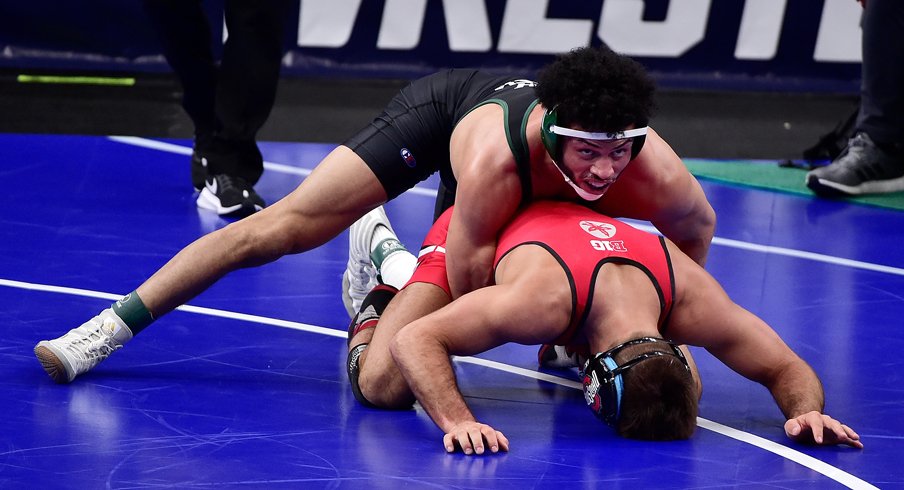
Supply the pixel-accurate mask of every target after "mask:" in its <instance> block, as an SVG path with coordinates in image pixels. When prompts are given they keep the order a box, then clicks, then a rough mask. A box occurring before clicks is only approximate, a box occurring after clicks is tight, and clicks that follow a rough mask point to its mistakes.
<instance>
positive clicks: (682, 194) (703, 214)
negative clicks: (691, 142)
mask: <svg viewBox="0 0 904 490" xmlns="http://www.w3.org/2000/svg"><path fill="white" fill-rule="evenodd" d="M597 209H598V210H599V211H601V212H602V213H603V214H608V215H610V216H623V217H628V218H635V219H642V220H648V221H650V222H651V223H652V224H653V225H654V226H655V227H656V228H657V229H658V230H659V231H660V232H662V234H663V235H665V236H666V237H668V238H669V239H670V240H672V242H674V243H675V244H676V245H678V248H680V249H681V251H683V252H684V253H685V254H687V255H688V256H689V257H691V258H692V259H694V261H695V262H697V263H698V264H700V265H701V266H702V265H705V264H706V257H707V254H708V253H709V245H710V242H712V239H713V234H714V232H715V228H716V213H715V211H713V208H712V206H711V205H710V204H709V200H707V198H706V194H704V193H703V189H702V188H701V187H700V184H699V182H697V179H695V178H694V176H693V175H691V173H690V172H689V171H688V170H687V167H685V165H684V163H683V162H682V161H681V159H680V158H678V155H677V154H676V153H675V151H674V150H672V148H671V147H670V146H669V145H668V143H666V142H665V141H664V140H663V139H662V138H661V137H660V136H659V135H658V134H657V133H656V132H655V131H653V130H652V129H650V132H649V134H648V135H647V141H646V143H645V144H644V147H643V150H641V152H640V154H639V155H638V156H637V158H635V159H634V160H633V161H632V162H631V164H630V165H629V166H628V168H627V169H626V170H625V171H624V174H623V175H622V176H621V177H620V178H619V181H618V182H617V183H616V184H615V185H614V186H613V187H612V189H611V190H610V191H609V194H607V195H606V196H605V197H604V198H603V200H602V201H601V202H600V204H599V205H598V206H597Z"/></svg>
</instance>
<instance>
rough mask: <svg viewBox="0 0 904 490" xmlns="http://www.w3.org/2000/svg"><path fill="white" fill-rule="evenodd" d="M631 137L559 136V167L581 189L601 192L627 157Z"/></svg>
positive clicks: (619, 172)
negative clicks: (560, 143) (560, 151)
mask: <svg viewBox="0 0 904 490" xmlns="http://www.w3.org/2000/svg"><path fill="white" fill-rule="evenodd" d="M632 145H633V138H626V139H621V140H590V139H583V138H570V137H565V138H562V158H561V160H562V162H561V167H560V168H561V170H562V172H563V173H565V175H566V176H568V178H569V179H571V181H572V182H574V184H575V185H577V186H578V187H580V188H581V189H583V190H585V191H587V192H589V193H591V194H594V195H599V196H601V195H603V194H605V193H606V191H607V190H609V187H610V186H611V185H612V184H614V183H615V181H616V179H618V176H619V175H621V173H622V171H623V170H624V169H625V167H627V166H628V162H629V161H630V159H631V147H632Z"/></svg>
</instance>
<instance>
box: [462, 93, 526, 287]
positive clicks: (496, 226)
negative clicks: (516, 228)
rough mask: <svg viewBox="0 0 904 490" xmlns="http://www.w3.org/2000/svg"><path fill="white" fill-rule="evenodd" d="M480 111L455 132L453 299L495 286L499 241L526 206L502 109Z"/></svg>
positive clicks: (483, 109) (483, 108)
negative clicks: (504, 124)
mask: <svg viewBox="0 0 904 490" xmlns="http://www.w3.org/2000/svg"><path fill="white" fill-rule="evenodd" d="M478 111H483V112H481V113H479V114H473V115H471V116H468V117H469V118H471V119H468V120H467V122H465V123H462V124H461V125H460V126H459V128H458V129H456V132H455V133H454V134H453V137H452V142H451V157H452V165H453V169H454V171H455V177H456V179H457V180H458V187H457V190H456V193H455V210H454V212H453V214H452V220H451V221H450V223H449V235H448V239H447V242H446V263H447V268H448V272H447V273H448V275H449V285H450V287H451V288H452V297H453V298H458V297H459V296H461V295H463V294H465V293H467V292H469V291H473V290H475V289H479V288H482V287H484V286H486V285H487V284H489V283H490V282H491V281H490V279H491V277H490V276H491V274H492V271H491V269H492V265H493V258H494V256H495V253H496V237H497V235H498V233H499V230H501V229H502V227H503V226H505V225H506V224H507V223H508V222H509V221H510V220H511V218H512V216H513V215H514V213H515V211H516V210H517V209H518V205H519V203H520V202H521V191H522V190H521V181H520V180H519V178H518V174H517V171H516V168H515V161H514V157H513V156H512V152H511V150H510V149H509V147H508V144H507V143H506V136H505V132H504V130H503V125H502V124H500V122H499V120H498V116H501V109H499V108H498V107H482V108H480V109H478V110H477V111H475V113H477V112H478ZM493 111H495V112H498V114H497V115H496V116H494V115H493V114H494V112H493Z"/></svg>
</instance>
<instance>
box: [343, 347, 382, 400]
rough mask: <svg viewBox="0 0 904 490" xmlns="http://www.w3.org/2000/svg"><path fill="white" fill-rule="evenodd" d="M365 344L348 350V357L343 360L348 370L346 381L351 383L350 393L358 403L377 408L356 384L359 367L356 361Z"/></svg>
mask: <svg viewBox="0 0 904 490" xmlns="http://www.w3.org/2000/svg"><path fill="white" fill-rule="evenodd" d="M367 345H368V344H358V345H356V346H355V348H354V349H352V350H350V351H348V358H347V359H346V361H345V367H346V370H347V371H348V381H349V383H351V385H352V394H354V395H355V400H358V403H360V404H361V405H364V406H365V407H370V408H377V406H376V405H374V404H373V403H371V402H370V401H369V400H368V399H367V398H365V397H364V393H361V387H360V386H358V375H359V373H360V369H361V366H360V364H359V363H358V361H359V360H360V359H361V353H362V352H364V349H365V348H367Z"/></svg>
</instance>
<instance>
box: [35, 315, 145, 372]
mask: <svg viewBox="0 0 904 490" xmlns="http://www.w3.org/2000/svg"><path fill="white" fill-rule="evenodd" d="M131 339H132V331H131V330H129V327H128V326H126V324H125V323H124V322H123V321H122V319H120V318H119V316H117V315H116V313H113V310H112V309H110V308H107V309H106V310H104V311H102V312H100V314H99V315H97V316H96V317H94V318H92V319H91V320H88V321H87V322H85V323H83V324H82V325H81V326H79V327H78V328H73V329H72V330H70V331H69V332H67V333H66V335H63V336H62V337H59V338H57V339H53V340H43V341H41V342H38V345H37V346H35V355H36V356H37V357H38V360H39V361H41V365H42V366H44V370H45V371H47V374H49V375H50V377H51V378H53V380H54V381H56V382H57V383H69V382H71V381H72V380H73V379H75V377H76V376H78V375H80V374H84V373H86V372H88V371H90V370H91V369H93V368H94V366H97V365H98V364H100V363H101V361H103V360H104V359H106V358H107V357H109V356H110V354H112V353H113V351H116V350H119V349H120V348H122V346H123V345H124V344H125V343H126V342H128V341H129V340H131Z"/></svg>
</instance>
